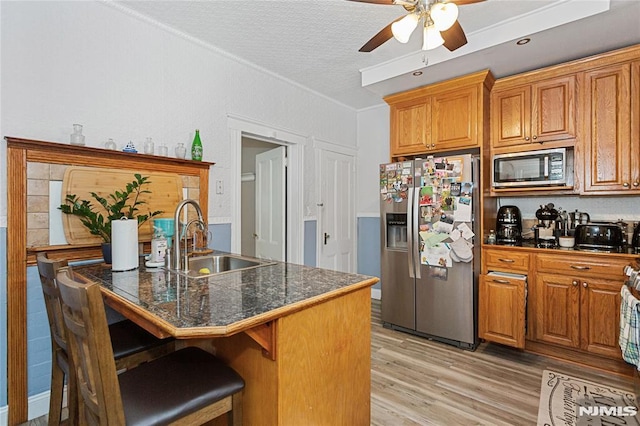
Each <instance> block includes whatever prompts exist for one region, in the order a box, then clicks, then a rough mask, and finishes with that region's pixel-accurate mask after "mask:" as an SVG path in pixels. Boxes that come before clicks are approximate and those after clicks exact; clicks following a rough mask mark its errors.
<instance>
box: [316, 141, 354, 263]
mask: <svg viewBox="0 0 640 426" xmlns="http://www.w3.org/2000/svg"><path fill="white" fill-rule="evenodd" d="M313 148H314V157H315V169H316V175H317V176H318V179H316V188H315V189H316V194H317V200H318V201H317V206H318V209H317V218H318V222H317V226H316V265H320V257H321V255H322V240H323V235H322V221H323V220H324V217H323V213H322V212H321V211H320V208H319V207H320V206H321V205H322V204H323V200H322V199H321V198H322V178H323V176H322V152H323V151H332V152H335V153H338V154H342V155H347V156H349V157H352V158H353V170H352V171H351V172H352V173H353V182H354V184H355V185H356V188H353V190H354V193H355V192H356V191H357V181H356V179H357V176H358V172H357V167H358V161H357V160H358V156H357V153H358V148H351V147H348V146H343V145H337V144H334V143H331V142H326V141H322V140H319V139H316V138H313ZM351 203H352V208H353V212H354V215H353V217H352V218H350V220H352V221H353V227H354V228H353V229H354V230H355V235H354V238H353V244H352V245H351V250H352V251H353V262H352V265H350V268H349V269H350V270H349V271H348V272H352V273H355V272H356V271H357V269H358V231H357V230H358V218H357V213H356V197H353V199H352V200H351Z"/></svg>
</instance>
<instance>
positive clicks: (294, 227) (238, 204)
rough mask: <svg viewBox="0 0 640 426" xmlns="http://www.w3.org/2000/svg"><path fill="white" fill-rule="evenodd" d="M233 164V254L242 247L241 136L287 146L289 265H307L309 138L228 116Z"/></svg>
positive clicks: (231, 168)
mask: <svg viewBox="0 0 640 426" xmlns="http://www.w3.org/2000/svg"><path fill="white" fill-rule="evenodd" d="M227 127H228V129H229V142H230V145H231V147H232V149H231V162H230V163H231V164H230V165H229V169H230V175H231V176H232V178H231V182H229V185H228V186H229V191H231V194H232V195H231V218H230V219H231V252H232V253H240V248H241V247H242V244H241V241H242V240H241V238H242V226H241V225H242V215H241V208H242V197H241V196H240V194H241V192H240V191H241V185H242V180H241V179H242V137H243V136H246V137H249V138H252V139H257V140H262V141H264V142H269V143H273V144H276V145H285V146H286V147H287V207H286V208H287V221H286V227H287V262H291V263H297V264H303V263H304V218H303V212H304V197H302V196H300V194H304V167H303V165H304V147H305V145H306V144H307V138H306V137H305V136H303V135H299V134H296V133H293V132H290V131H287V130H282V129H278V128H275V127H272V126H269V125H267V124H264V123H258V122H256V121H252V120H250V119H247V118H243V117H237V116H232V115H228V116H227Z"/></svg>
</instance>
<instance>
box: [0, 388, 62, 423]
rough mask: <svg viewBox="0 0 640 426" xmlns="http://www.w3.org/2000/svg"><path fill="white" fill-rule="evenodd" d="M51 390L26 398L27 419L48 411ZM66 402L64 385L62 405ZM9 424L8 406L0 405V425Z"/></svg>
mask: <svg viewBox="0 0 640 426" xmlns="http://www.w3.org/2000/svg"><path fill="white" fill-rule="evenodd" d="M50 394H51V392H49V391H46V392H42V393H39V394H38V395H34V396H30V397H29V399H28V401H27V402H28V412H29V415H28V419H27V420H33V419H35V418H38V417H42V416H44V415H45V414H48V413H49V395H50ZM66 404H67V387H66V386H65V390H64V394H63V397H62V405H63V406H66ZM8 424H9V406H8V405H5V406H4V407H0V426H7V425H8Z"/></svg>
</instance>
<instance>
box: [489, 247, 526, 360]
mask: <svg viewBox="0 0 640 426" xmlns="http://www.w3.org/2000/svg"><path fill="white" fill-rule="evenodd" d="M482 263H483V265H482V275H480V278H479V288H478V336H479V337H480V338H481V339H484V340H487V341H489V342H496V343H501V344H503V345H507V346H513V347H516V348H520V349H522V348H524V346H525V333H526V317H527V315H526V310H527V282H526V279H525V280H523V279H518V278H515V277H514V276H509V275H505V274H504V273H507V274H512V275H513V274H519V275H524V276H525V278H526V275H527V274H528V273H529V253H526V252H516V251H514V250H512V249H511V248H510V247H504V246H502V247H499V246H496V247H495V248H491V249H489V248H485V249H483V251H482ZM496 273H497V274H501V273H502V274H501V275H496Z"/></svg>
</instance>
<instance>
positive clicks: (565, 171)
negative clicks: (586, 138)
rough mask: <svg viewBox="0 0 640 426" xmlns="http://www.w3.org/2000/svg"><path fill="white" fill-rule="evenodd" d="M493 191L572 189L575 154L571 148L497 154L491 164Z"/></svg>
mask: <svg viewBox="0 0 640 426" xmlns="http://www.w3.org/2000/svg"><path fill="white" fill-rule="evenodd" d="M491 185H492V186H493V187H494V188H517V187H528V186H573V150H572V149H568V148H554V149H542V150H539V151H526V152H516V153H511V154H495V155H494V156H493V159H492V162H491Z"/></svg>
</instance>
